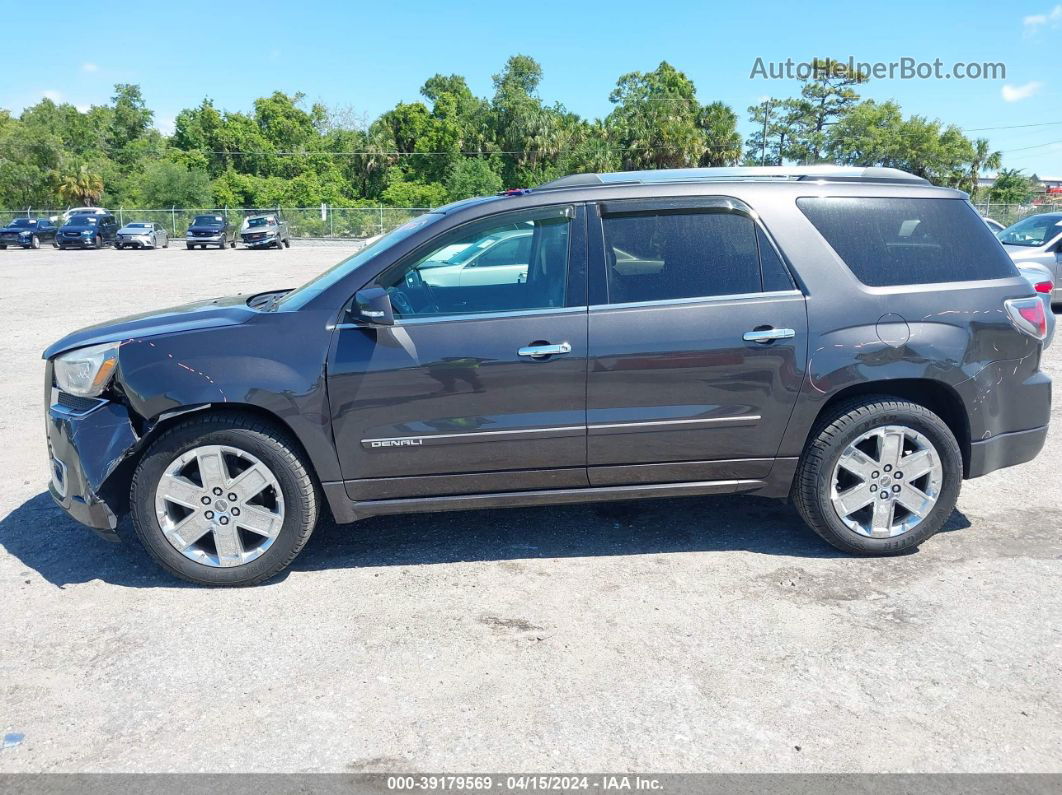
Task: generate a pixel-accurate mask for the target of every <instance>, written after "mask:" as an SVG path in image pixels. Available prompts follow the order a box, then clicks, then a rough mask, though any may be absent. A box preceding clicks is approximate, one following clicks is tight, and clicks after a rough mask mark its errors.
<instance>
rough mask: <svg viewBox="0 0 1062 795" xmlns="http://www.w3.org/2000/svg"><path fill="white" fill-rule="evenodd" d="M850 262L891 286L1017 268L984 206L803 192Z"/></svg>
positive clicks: (863, 277) (806, 205)
mask: <svg viewBox="0 0 1062 795" xmlns="http://www.w3.org/2000/svg"><path fill="white" fill-rule="evenodd" d="M797 206H798V207H799V208H800V209H801V211H802V212H803V213H804V215H806V216H807V217H808V220H810V221H811V223H812V224H814V226H815V228H816V229H817V230H818V231H819V234H821V235H822V236H823V237H824V238H825V239H826V242H827V243H829V244H830V246H831V247H832V248H833V250H834V251H835V252H837V256H839V257H840V258H841V259H842V260H843V261H844V263H845V264H846V265H847V266H848V269H849V270H851V271H852V273H853V274H855V277H856V278H857V279H859V281H861V282H862V283H863V284H866V285H869V286H871V287H884V286H891V285H898V284H931V283H934V282H961V281H969V280H977V279H1003V278H1006V277H1008V276H1016V275H1017V272H1016V271H1015V269H1014V265H1013V263H1012V262H1011V259H1010V257H1008V256H1007V254H1006V252H1005V251H1004V250H1003V247H1002V246H1000V245H999V242H998V241H997V240H996V239H995V235H993V234H992V231H991V230H990V229H989V228H988V226H987V225H986V224H985V223H984V222H983V221H982V220H981V219H980V217H978V215H977V211H976V210H974V209H973V207H971V206H970V205H969V204H968V203H967V202H965V201H962V200H961V199H907V198H903V199H901V198H895V199H880V198H879V199H869V198H847V197H825V198H803V199H797Z"/></svg>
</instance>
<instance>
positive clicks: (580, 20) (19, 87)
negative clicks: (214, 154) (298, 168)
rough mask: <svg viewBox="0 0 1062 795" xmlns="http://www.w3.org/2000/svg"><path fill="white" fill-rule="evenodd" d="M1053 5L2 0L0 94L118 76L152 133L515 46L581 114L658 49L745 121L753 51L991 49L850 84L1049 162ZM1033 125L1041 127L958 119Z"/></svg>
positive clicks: (409, 88) (7, 99) (83, 102)
mask: <svg viewBox="0 0 1062 795" xmlns="http://www.w3.org/2000/svg"><path fill="white" fill-rule="evenodd" d="M1060 3H1062V0H1032V2H1014V3H1000V2H998V0H994V1H993V2H979V1H974V2H964V3H961V4H958V3H943V2H941V3H936V4H930V3H925V2H889V3H858V2H852V1H851V0H849V1H848V2H843V3H836V4H831V3H823V2H820V3H795V2H792V1H791V0H790V2H785V3H774V2H757V3H713V2H693V1H691V2H671V1H670V0H648V1H646V0H643V1H642V2H629V1H628V0H613V2H608V3H596V2H587V1H586V0H584V1H583V2H570V1H569V2H552V1H551V0H549V1H547V0H536V1H535V2H521V3H512V2H507V3H506V2H478V1H476V2H462V3H457V2H450V3H445V2H420V1H419V0H407V2H403V3H396V4H393V5H392V4H389V3H380V2H375V3H371V4H369V3H365V4H362V3H358V2H329V3H325V2H319V3H315V2H304V3H302V4H298V3H292V2H291V0H287V1H286V2H276V3H274V2H271V0H260V1H259V2H253V3H244V2H238V3H217V2H215V3H197V2H183V3H165V4H163V3H151V2H143V1H142V0H141V2H137V3H118V2H106V0H103V1H102V2H101V1H100V0H94V2H91V3H89V4H88V5H86V4H85V3H84V2H76V3H73V2H70V3H68V2H65V0H60V2H56V3H52V4H50V8H51V10H50V11H49V12H47V17H48V19H49V21H48V22H46V23H45V24H40V21H39V20H40V18H41V16H42V12H41V11H40V10H35V6H34V5H33V4H31V3H26V2H25V0H17V1H15V2H12V1H10V0H5V1H4V2H3V3H2V4H0V8H4V7H6V8H4V13H3V17H4V19H5V20H6V23H7V24H8V25H11V24H14V19H15V18H16V17H20V16H25V17H26V18H27V19H29V18H31V17H35V18H37V20H38V21H35V22H31V23H30V28H29V35H28V36H25V37H22V38H18V39H16V38H13V37H7V38H6V39H5V40H4V43H3V44H2V45H0V74H2V75H3V76H4V80H3V81H2V84H0V107H3V108H8V109H11V110H14V111H16V112H17V111H18V110H20V109H21V108H22V107H24V106H26V105H30V104H33V103H35V102H36V101H38V100H39V99H40V97H41V96H44V95H46V94H47V95H48V96H52V97H53V98H56V99H60V100H62V101H67V102H72V103H74V104H75V105H79V106H88V105H90V104H94V103H101V102H105V101H107V98H108V97H109V96H110V93H111V86H112V85H113V84H114V83H116V82H132V83H139V84H140V85H141V87H142V88H143V91H144V95H145V97H146V98H147V101H148V103H149V105H150V106H151V107H152V108H153V109H154V110H155V111H156V122H157V124H158V126H159V127H160V129H163V130H164V131H169V129H168V128H169V127H170V126H171V125H172V120H173V117H174V115H175V114H176V113H177V111H179V110H180V109H181V108H184V107H189V106H193V105H196V104H198V103H199V102H200V101H201V100H202V99H203V97H204V96H209V97H211V98H213V99H214V101H215V103H216V104H217V105H218V106H220V107H222V108H225V109H228V110H248V109H249V108H250V107H251V102H252V100H253V99H254V98H255V97H258V96H262V95H266V94H269V93H271V92H272V91H274V90H276V89H279V90H282V91H287V92H295V91H302V92H303V93H305V94H306V96H307V99H308V100H309V101H316V100H321V101H323V102H325V103H326V104H329V105H336V106H348V107H350V108H351V109H353V110H354V111H355V112H357V113H358V114H364V115H365V116H366V117H367V118H370V119H371V118H372V117H375V116H376V115H377V114H379V113H381V112H382V111H384V110H386V109H387V108H389V107H391V106H392V105H393V104H394V103H395V102H397V101H399V100H405V101H410V100H414V99H417V98H418V89H419V87H420V85H421V84H422V83H423V82H424V80H425V79H426V78H427V77H429V76H431V75H432V74H434V73H436V72H442V73H445V74H449V73H452V72H456V73H458V74H462V75H464V76H465V77H466V78H467V79H468V81H469V85H470V86H471V87H472V90H473V91H475V92H476V93H477V94H480V95H484V96H487V95H489V94H490V93H491V83H490V78H491V75H492V74H493V73H495V72H497V71H498V70H499V69H500V68H501V67H502V65H503V64H504V62H505V59H506V58H507V57H508V56H509V55H512V54H515V53H526V54H528V55H531V56H533V57H534V58H536V59H537V60H538V61H539V62H540V63H541V64H542V66H543V70H544V73H545V77H544V80H543V82H542V85H541V87H540V93H541V95H542V97H543V98H544V99H545V100H546V101H547V102H552V101H560V102H561V103H563V104H564V105H565V106H567V107H568V108H569V109H571V110H573V111H575V112H577V113H580V114H582V115H584V116H587V117H597V116H604V115H605V114H607V113H608V111H609V107H610V105H609V102H608V94H609V91H610V90H611V89H612V87H613V86H614V85H615V82H616V79H617V78H618V77H619V76H620V75H621V74H623V73H624V72H628V71H646V70H651V69H653V68H655V67H656V65H657V64H658V63H659V62H660V61H661V60H667V61H669V62H671V63H672V64H673V65H675V66H676V67H677V68H679V69H681V70H683V71H684V72H685V73H686V74H687V75H688V76H689V77H690V78H692V79H693V81H694V82H695V84H696V86H697V91H698V96H699V98H700V99H701V101H703V102H708V101H712V100H717V99H718V100H722V101H724V102H726V103H727V104H729V105H730V106H731V107H733V108H734V109H735V110H736V111H737V112H738V113H739V116H740V117H741V119H742V126H741V130H742V133H743V134H746V133H747V132H748V131H749V129H748V128H749V125H748V122H747V121H746V113H745V109H746V108H747V107H748V105H750V104H752V103H754V102H757V101H760V100H761V99H762V98H763V97H765V96H767V95H774V96H790V95H793V94H795V93H796V90H797V87H796V83H795V82H788V81H784V80H783V81H772V80H763V79H750V78H749V74H750V71H751V70H752V67H753V64H754V63H755V61H756V58H757V57H761V58H763V59H764V61H784V60H785V59H787V58H792V59H793V60H794V61H807V60H810V59H811V58H813V57H816V56H820V57H823V56H831V57H837V58H847V57H848V56H853V57H855V58H856V59H857V60H858V61H864V62H878V61H881V62H891V61H898V60H899V59H900V58H902V57H910V58H913V59H915V60H917V61H927V62H929V61H933V60H934V59H937V58H939V59H940V60H941V61H942V62H943V63H944V68H945V70H948V69H950V68H951V66H952V64H954V63H955V62H959V61H961V62H965V63H972V62H1002V63H1004V64H1005V65H1006V79H1005V80H998V79H997V80H969V79H968V80H957V79H950V80H899V79H894V80H888V79H882V80H874V81H872V82H871V83H870V84H869V85H867V86H866V87H865V89H864V91H863V94H864V96H866V97H868V98H873V99H878V100H885V99H895V100H896V101H898V102H899V103H900V104H901V105H902V107H903V109H904V111H905V112H906V113H908V114H912V113H917V114H922V115H927V116H930V117H933V118H939V119H941V120H943V121H945V122H951V123H954V124H957V125H959V126H961V127H963V128H964V129H966V130H967V131H969V133H968V134H970V135H978V136H986V137H988V138H989V139H990V141H991V142H992V145H993V147H994V148H995V149H999V150H1002V151H1003V152H1004V165H1006V166H1008V167H1014V168H1023V169H1025V170H1026V172H1034V171H1035V172H1037V173H1039V174H1040V175H1062V66H1060V64H1062V60H1060V58H1059V54H1060V53H1062V4H1060ZM89 8H93V9H97V10H98V13H97V12H93V13H91V14H90V13H89V11H88V9H89ZM134 31H135V32H136V33H137V34H138V35H137V36H136V37H135V38H134V37H132V36H131V35H130V34H132V33H134ZM1055 122H1057V123H1055ZM1045 123H1053V124H1045ZM1033 124H1039V125H1043V126H1036V127H1020V128H1015V129H1004V130H986V131H982V132H974V131H973V130H974V129H975V128H987V127H1000V126H1012V125H1033Z"/></svg>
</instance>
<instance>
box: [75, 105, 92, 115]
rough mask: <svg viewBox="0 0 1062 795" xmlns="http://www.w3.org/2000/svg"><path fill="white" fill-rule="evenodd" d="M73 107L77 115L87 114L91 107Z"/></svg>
mask: <svg viewBox="0 0 1062 795" xmlns="http://www.w3.org/2000/svg"><path fill="white" fill-rule="evenodd" d="M74 107H75V108H77V112H78V113H88V112H89V111H90V110H92V106H91V105H75V106H74Z"/></svg>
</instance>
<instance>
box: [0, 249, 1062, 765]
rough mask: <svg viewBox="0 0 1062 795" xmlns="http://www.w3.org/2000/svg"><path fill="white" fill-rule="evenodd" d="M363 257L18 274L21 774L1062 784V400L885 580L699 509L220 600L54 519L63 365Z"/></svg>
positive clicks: (11, 681)
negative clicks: (53, 403) (724, 775)
mask: <svg viewBox="0 0 1062 795" xmlns="http://www.w3.org/2000/svg"><path fill="white" fill-rule="evenodd" d="M347 250H349V249H343V248H338V247H335V246H332V247H310V246H304V245H300V244H299V243H298V242H296V243H295V244H294V246H293V247H292V248H291V249H290V250H288V251H284V252H276V251H260V252H256V251H243V250H238V251H205V252H201V251H194V252H190V251H186V250H184V249H183V248H180V249H178V248H175V247H171V248H170V249H168V250H165V251H158V252H141V251H123V252H113V251H100V252H97V251H87V252H79V251H70V252H57V251H53V250H51V249H42V250H40V251H14V250H8V251H4V252H0V273H2V274H3V289H2V292H0V310H3V311H2V317H3V318H4V319H3V321H2V322H3V334H2V335H0V352H2V359H3V362H4V363H5V365H6V368H5V370H6V372H5V373H4V378H3V379H2V380H0V398H2V405H3V406H4V411H3V412H2V413H0V432H2V439H3V443H2V445H0V472H2V473H3V477H2V478H0V588H2V592H0V603H2V608H0V732H3V733H19V734H22V735H24V739H23V740H22V741H21V743H17V744H15V743H16V740H15V739H14V738H13V739H12V740H11V743H12V746H13V747H8V748H5V749H3V750H0V771H4V772H16V771H49V772H71V771H114V772H119V771H218V772H222V771H310V770H328V771H348V772H350V771H388V770H403V771H418V770H419V771H435V772H439V771H512V770H520V771H572V770H582V771H602V770H643V771H653V772H663V771H852V772H856V771H1052V772H1057V771H1062V539H1060V530H1062V507H1060V497H1062V475H1060V474H1059V471H1060V464H1062V438H1060V437H1062V418H1060V416H1059V414H1060V409H1059V405H1060V402H1059V401H1056V407H1055V411H1054V417H1055V421H1054V424H1053V426H1052V428H1053V430H1052V433H1051V437H1050V439H1049V441H1048V446H1047V449H1046V450H1045V452H1044V453H1043V454H1042V455H1041V456H1040V458H1038V459H1037V460H1036V461H1034V462H1032V463H1030V464H1027V465H1025V466H1023V467H1020V468H1016V469H1011V470H1005V471H1003V472H999V473H996V474H994V475H992V476H989V477H986V478H983V479H980V480H976V481H971V482H969V483H967V484H966V485H965V487H964V490H963V494H962V497H961V499H960V501H959V509H958V511H957V512H956V513H955V515H954V516H953V518H952V520H951V522H950V523H949V525H948V529H949V532H945V533H942V534H940V535H939V536H937V537H936V538H934V539H933V540H931V541H930V542H929V543H927V544H925V545H924V546H923V547H922V549H921V550H920V551H918V552H917V553H914V554H911V555H907V556H905V557H901V558H893V559H885V560H862V559H852V558H848V557H844V556H841V555H839V554H837V553H835V552H834V551H833V550H832V549H830V548H828V547H826V546H824V545H823V544H822V543H821V542H820V541H818V540H817V539H816V538H815V537H814V536H813V535H812V534H811V533H810V532H809V531H807V530H805V529H804V528H803V526H802V524H801V522H800V520H799V518H798V517H797V515H796V513H795V512H794V511H793V510H792V509H790V508H789V507H788V506H787V505H785V504H783V503H781V502H775V501H770V500H765V499H758V498H748V497H745V498H687V499H682V500H659V501H651V502H644V503H638V504H631V503H627V504H623V503H621V504H616V505H602V506H573V507H557V508H548V509H526V510H524V509H514V510H508V511H489V512H480V513H447V514H439V515H436V516H430V515H426V516H414V517H381V518H375V519H371V520H368V521H365V522H363V523H361V524H359V525H355V526H351V527H335V526H332V525H330V524H325V525H322V526H321V527H319V528H318V530H317V533H316V534H315V535H314V537H313V539H312V540H311V541H310V544H309V545H308V547H307V549H306V550H305V552H304V553H303V555H302V557H301V558H299V559H298V560H297V561H296V562H295V564H294V566H293V568H292V570H291V571H290V572H288V573H287V574H286V575H283V576H282V577H281V578H279V579H278V580H276V581H274V582H271V583H269V584H267V585H265V586H262V587H259V588H256V589H251V590H205V589H198V588H195V587H191V586H184V585H181V584H179V583H177V582H176V581H174V580H172V579H171V578H170V577H168V576H166V575H165V574H163V573H162V572H160V571H159V570H157V569H156V568H155V567H154V566H153V565H152V564H151V563H150V561H148V560H147V558H146V556H145V554H144V553H142V552H141V551H140V550H139V549H136V548H132V547H129V546H125V545H112V544H108V543H107V542H105V541H103V540H100V539H99V538H97V536H95V535H94V534H93V533H92V532H91V531H89V530H87V529H84V528H81V527H79V526H77V525H75V524H74V523H72V522H71V521H69V520H67V519H66V518H65V517H64V516H63V515H62V514H61V513H60V511H59V510H58V509H57V508H54V507H53V506H52V503H51V500H50V498H49V497H48V496H47V493H46V490H45V483H46V478H47V467H46V464H45V446H44V438H43V433H42V418H41V410H42V407H41V395H42V384H41V378H42V373H43V364H42V362H41V360H40V358H39V356H40V352H41V350H42V349H43V348H44V347H45V346H46V344H48V343H49V342H51V341H52V340H54V339H56V338H58V337H59V336H61V335H62V334H64V333H66V332H67V331H70V330H72V329H75V328H78V327H80V326H84V325H88V324H90V323H96V322H100V321H103V320H107V319H109V318H112V317H116V316H119V315H125V314H130V313H133V312H139V311H144V310H148V309H151V308H155V307H161V306H166V305H172V304H178V303H183V302H184V301H187V300H191V299H195V298H205V297H210V296H215V295H223V294H227V293H233V292H241V291H242V292H253V291H258V290H263V289H269V288H276V287H285V286H289V285H293V284H296V283H299V282H302V281H304V280H305V279H306V278H308V277H309V276H310V275H312V274H314V273H316V272H318V271H320V270H323V269H324V268H325V267H327V266H328V265H330V264H332V263H333V262H335V261H336V260H338V259H339V258H340V257H342V256H343V255H344V254H345V252H346V251H347ZM1045 358H1046V361H1045V365H1044V366H1045V368H1046V369H1048V370H1049V371H1051V373H1052V375H1053V376H1054V378H1055V380H1056V383H1060V382H1062V343H1060V344H1056V346H1055V347H1054V348H1052V349H1051V350H1050V351H1049V352H1048V354H1047V356H1046V357H1045Z"/></svg>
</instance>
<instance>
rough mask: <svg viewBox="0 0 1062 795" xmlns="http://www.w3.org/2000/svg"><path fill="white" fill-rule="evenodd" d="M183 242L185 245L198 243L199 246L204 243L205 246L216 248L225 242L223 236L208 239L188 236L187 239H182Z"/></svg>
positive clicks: (213, 236)
mask: <svg viewBox="0 0 1062 795" xmlns="http://www.w3.org/2000/svg"><path fill="white" fill-rule="evenodd" d="M184 242H185V243H200V244H202V243H206V244H207V245H210V246H216V245H218V244H219V243H224V242H225V236H224V235H211V236H210V237H199V236H192V235H189V236H188V237H186V238H185V239H184Z"/></svg>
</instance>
